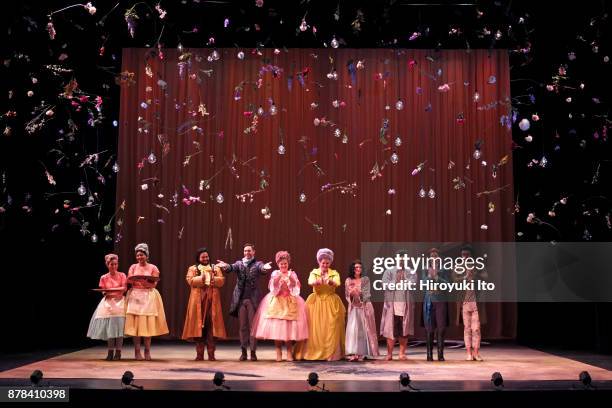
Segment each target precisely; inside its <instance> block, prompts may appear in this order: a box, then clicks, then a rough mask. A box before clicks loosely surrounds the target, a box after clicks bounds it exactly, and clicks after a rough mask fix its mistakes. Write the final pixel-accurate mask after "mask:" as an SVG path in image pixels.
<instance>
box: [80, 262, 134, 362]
mask: <svg viewBox="0 0 612 408" xmlns="http://www.w3.org/2000/svg"><path fill="white" fill-rule="evenodd" d="M104 261H105V263H106V267H107V268H108V273H107V274H105V275H102V276H101V277H100V283H99V285H98V286H99V287H100V289H104V291H103V295H104V296H103V297H102V300H101V301H100V303H99V304H98V307H97V308H96V311H95V312H94V314H93V316H92V318H91V321H90V322H89V329H88V330H87V337H89V338H91V339H97V340H106V341H107V342H108V354H107V356H106V359H107V360H121V347H122V346H123V326H124V325H125V297H124V296H123V295H124V293H125V291H126V290H127V278H126V276H125V273H123V272H118V271H117V268H118V267H119V257H118V256H117V255H115V254H108V255H106V256H105V257H104ZM113 351H114V354H113Z"/></svg>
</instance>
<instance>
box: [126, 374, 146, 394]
mask: <svg viewBox="0 0 612 408" xmlns="http://www.w3.org/2000/svg"><path fill="white" fill-rule="evenodd" d="M121 385H122V386H123V388H124V389H131V388H136V389H139V390H143V389H144V387H143V386H142V385H136V384H134V373H133V372H131V371H126V372H125V373H123V376H122V377H121ZM130 387H131V388H130Z"/></svg>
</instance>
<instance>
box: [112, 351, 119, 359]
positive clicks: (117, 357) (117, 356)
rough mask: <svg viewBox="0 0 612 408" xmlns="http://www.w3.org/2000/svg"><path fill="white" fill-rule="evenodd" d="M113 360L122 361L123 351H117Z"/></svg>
mask: <svg viewBox="0 0 612 408" xmlns="http://www.w3.org/2000/svg"><path fill="white" fill-rule="evenodd" d="M113 360H115V361H117V360H121V350H115V356H114V357H113Z"/></svg>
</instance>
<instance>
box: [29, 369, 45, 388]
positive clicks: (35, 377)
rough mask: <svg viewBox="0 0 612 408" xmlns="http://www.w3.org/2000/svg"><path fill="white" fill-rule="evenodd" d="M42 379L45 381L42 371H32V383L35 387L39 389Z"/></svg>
mask: <svg viewBox="0 0 612 408" xmlns="http://www.w3.org/2000/svg"><path fill="white" fill-rule="evenodd" d="M42 379H43V373H42V371H40V370H34V371H32V374H30V382H31V383H32V385H33V386H34V387H38V386H39V385H40V382H41V381H42Z"/></svg>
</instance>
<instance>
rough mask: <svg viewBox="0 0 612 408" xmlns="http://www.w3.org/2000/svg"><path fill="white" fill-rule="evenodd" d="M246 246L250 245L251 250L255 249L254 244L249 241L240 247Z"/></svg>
mask: <svg viewBox="0 0 612 408" xmlns="http://www.w3.org/2000/svg"><path fill="white" fill-rule="evenodd" d="M248 246H250V247H251V249H252V250H253V251H254V250H255V245H254V244H251V243H249V242H247V243H246V244H244V245H243V246H242V248H243V249H244V248H246V247H248Z"/></svg>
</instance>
